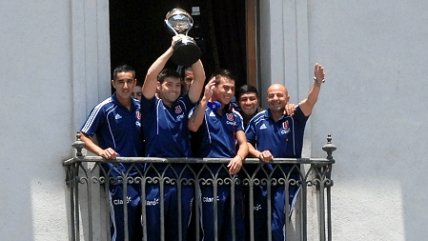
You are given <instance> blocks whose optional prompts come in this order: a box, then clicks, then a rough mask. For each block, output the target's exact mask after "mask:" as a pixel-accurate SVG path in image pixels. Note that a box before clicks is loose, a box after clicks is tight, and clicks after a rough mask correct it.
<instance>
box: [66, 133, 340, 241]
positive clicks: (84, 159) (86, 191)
mask: <svg viewBox="0 0 428 241" xmlns="http://www.w3.org/2000/svg"><path fill="white" fill-rule="evenodd" d="M72 146H73V147H74V148H75V156H74V157H73V158H71V159H68V160H66V161H64V162H63V165H64V166H65V168H66V184H67V189H68V191H69V192H68V198H69V206H68V207H69V215H68V216H69V233H70V235H69V236H70V240H72V241H79V240H89V241H92V240H111V229H110V225H111V223H110V208H109V203H110V200H109V195H108V193H109V190H110V189H109V187H110V186H112V185H121V186H122V188H123V190H124V192H123V193H124V194H123V195H122V200H121V202H122V203H127V201H128V200H127V195H126V193H127V191H126V190H127V188H128V185H136V186H137V187H138V188H140V192H141V196H140V198H141V203H143V204H145V205H141V223H140V224H141V232H142V240H145V241H146V240H147V238H146V234H147V228H146V225H144V223H147V219H148V217H147V213H146V205H147V201H146V197H145V193H146V187H147V185H159V187H160V190H161V194H162V193H163V190H164V188H165V186H167V185H174V186H176V187H177V189H178V192H177V193H178V195H181V190H182V189H183V188H184V187H187V188H188V187H191V188H192V190H193V192H194V197H195V198H194V205H193V221H192V222H191V225H190V227H189V233H188V241H193V240H201V231H200V230H201V226H200V222H199V221H195V220H199V218H198V217H200V215H201V209H200V207H201V205H202V200H201V199H200V198H197V197H200V193H201V188H206V187H211V188H212V190H213V192H214V196H217V195H216V194H217V191H218V188H219V187H228V188H230V190H231V193H232V197H231V199H230V200H231V201H230V202H231V203H230V204H231V205H230V206H231V212H230V213H228V214H227V215H230V218H231V220H234V218H235V217H234V215H235V212H234V207H235V205H234V204H235V199H234V198H235V197H234V195H233V194H234V193H235V192H234V190H235V189H242V190H243V193H244V194H245V199H244V200H245V204H244V207H245V222H246V225H245V235H246V239H245V240H248V241H255V240H256V241H258V240H257V239H256V238H255V234H256V233H257V230H258V229H259V227H255V225H254V224H255V217H254V210H256V209H258V208H260V207H257V206H254V198H255V197H254V193H255V192H254V190H255V188H259V187H264V190H265V191H266V192H267V196H266V198H267V200H272V199H273V197H272V189H273V188H284V190H288V189H289V188H292V187H298V188H299V192H298V193H299V195H298V197H297V198H296V199H295V200H296V202H294V203H293V202H290V203H289V202H286V203H285V212H286V214H287V215H286V217H288V218H286V219H285V228H284V231H285V235H286V240H303V241H307V240H320V241H325V240H329V241H331V240H332V226H331V187H332V185H333V181H332V179H331V172H332V165H333V164H334V162H335V161H334V159H333V156H332V153H333V151H334V150H336V147H335V146H334V145H333V144H332V143H331V136H330V135H329V136H328V137H327V144H326V145H324V146H323V148H322V149H323V150H324V151H325V152H326V153H327V157H326V158H300V159H295V158H276V159H274V161H273V162H272V165H271V169H269V171H267V169H266V168H265V167H266V165H265V164H262V163H260V161H259V160H258V159H255V158H247V159H246V160H245V164H244V167H243V169H242V170H241V172H240V174H239V176H230V175H224V173H225V171H226V170H227V168H226V165H227V163H228V161H229V159H221V158H220V159H219V158H203V159H197V158H168V159H166V158H141V157H138V158H137V157H119V158H117V159H116V160H112V161H107V160H104V159H102V158H101V157H97V156H86V155H84V154H83V153H84V152H83V149H84V143H83V142H82V141H80V139H79V136H78V137H77V141H76V142H74V143H73V145H72ZM106 163H108V164H109V165H110V166H109V167H108V168H107V167H106ZM122 164H125V165H126V169H125V170H123V172H122V173H121V174H119V175H117V174H113V173H112V167H113V168H114V167H117V166H119V165H122ZM177 165H179V166H180V168H179V169H177V168H174V167H175V166H177ZM122 166H123V165H122ZM160 166H161V167H162V168H160V169H159V167H160ZM214 166H215V167H218V168H217V169H215V170H214V169H212V167H214ZM284 166H287V167H288V168H286V169H284V168H283V167H284ZM213 170H214V171H213ZM284 170H285V171H284ZM168 173H169V174H168ZM222 173H223V174H222ZM293 173H294V174H296V173H297V176H296V175H293ZM284 193H286V198H285V200H288V192H284ZM178 200H179V202H180V199H179V198H178ZM211 201H212V202H213V205H214V208H217V200H216V199H215V198H214V200H211ZM159 205H160V219H161V223H163V221H165V220H163V217H164V215H165V213H164V204H163V195H160V200H159ZM266 205H267V206H266V207H265V208H267V216H266V224H265V225H266V229H267V233H268V235H267V237H265V238H263V240H267V241H270V240H272V237H271V235H270V232H271V231H272V228H271V218H272V216H271V215H272V204H271V202H270V201H266ZM180 206H181V205H180V203H179V205H178V207H180ZM179 209H180V208H179ZM293 210H294V211H293ZM178 214H179V215H181V210H178ZM123 216H124V221H123V228H124V230H125V232H124V233H125V236H124V240H126V241H128V240H129V236H128V233H127V230H128V220H127V217H128V208H127V205H123ZM212 218H213V224H214V229H215V230H216V231H217V230H218V229H219V227H218V226H217V218H218V217H217V212H214V215H213V217H212ZM183 225H187V224H184V223H182V222H181V219H180V218H179V217H178V219H177V227H179V230H180V231H179V234H180V235H179V236H180V237H179V239H178V240H181V239H182V238H181V229H180V227H183ZM160 226H161V227H160V236H161V237H160V240H162V241H163V240H166V239H165V233H166V232H167V231H166V230H165V227H164V226H163V225H160ZM308 227H309V228H308ZM239 232H242V230H239ZM237 235H238V234H237V230H236V229H234V228H232V239H234V240H235V239H236V236H237ZM214 240H221V239H220V237H218V236H217V235H215V237H214ZM149 241H150V240H149ZM182 241H185V240H182Z"/></svg>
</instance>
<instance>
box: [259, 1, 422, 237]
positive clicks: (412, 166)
mask: <svg viewBox="0 0 428 241" xmlns="http://www.w3.org/2000/svg"><path fill="white" fill-rule="evenodd" d="M261 5H262V6H261V14H262V16H261V26H265V27H266V28H268V29H263V27H262V29H261V32H262V33H271V34H272V36H270V37H269V36H267V37H266V36H264V35H263V34H261V35H262V41H264V42H262V43H261V47H260V49H261V51H262V53H261V71H262V81H266V82H268V81H269V80H272V82H278V81H282V82H283V83H284V82H285V84H286V85H287V86H288V87H289V91H290V93H291V95H292V101H294V102H297V101H298V100H300V99H302V98H304V97H305V95H306V93H307V90H308V88H309V84H310V83H311V79H310V77H311V76H312V66H313V64H314V63H315V62H320V63H322V64H324V66H325V68H326V72H327V82H326V83H325V84H324V85H323V87H322V92H321V96H320V98H319V101H318V104H317V106H316V110H315V112H314V113H313V115H312V117H311V122H310V123H309V126H308V127H309V132H308V133H306V137H305V141H306V143H307V145H306V146H305V148H306V153H309V154H308V155H312V156H323V155H324V153H323V151H322V150H321V146H322V145H323V144H325V137H326V135H327V134H329V133H331V134H332V135H333V143H334V144H336V145H337V147H338V150H337V151H336V152H335V153H334V155H333V156H334V158H335V159H336V161H337V163H336V164H335V165H334V168H333V179H334V181H335V185H334V186H333V189H332V191H333V207H332V208H333V240H352V241H356V240H376V241H381V240H385V241H386V240H388V241H391V240H394V241H399V240H406V241H419V240H424V239H426V237H427V235H428V230H427V229H426V228H425V226H426V224H427V223H428V216H427V215H425V214H426V213H427V212H428V207H427V205H426V203H427V201H428V194H427V193H426V192H425V191H424V190H425V189H426V182H425V180H426V179H425V170H427V168H428V164H427V162H426V161H425V160H424V157H425V156H427V155H428V149H427V148H426V144H425V143H426V142H427V141H428V137H427V135H428V129H427V125H426V121H427V120H428V112H427V111H426V110H425V109H426V108H425V106H426V103H425V101H424V100H425V99H426V98H427V96H428V95H427V92H428V86H427V84H426V83H427V77H426V76H427V70H428V68H427V67H426V64H427V60H428V57H427V56H428V51H427V49H428V41H427V39H428V28H427V27H426V23H427V22H428V11H426V10H427V9H428V2H427V1H424V0H414V1H399V0H379V1H369V0H358V1H341V0H324V1H319V0H307V1H305V0H294V1H293V0H287V1H280V0H270V1H261ZM269 22H270V23H271V25H270V27H269V24H267V25H263V23H269ZM305 36H306V38H305ZM281 41H283V42H281ZM306 50H307V51H306ZM306 59H307V61H306ZM263 62H266V63H267V64H265V65H263ZM302 71H303V72H306V73H303V72H302ZM267 84H268V83H266V84H265V85H267ZM296 94H297V95H296ZM308 143H309V144H308ZM308 146H309V147H311V148H310V149H309V151H308Z"/></svg>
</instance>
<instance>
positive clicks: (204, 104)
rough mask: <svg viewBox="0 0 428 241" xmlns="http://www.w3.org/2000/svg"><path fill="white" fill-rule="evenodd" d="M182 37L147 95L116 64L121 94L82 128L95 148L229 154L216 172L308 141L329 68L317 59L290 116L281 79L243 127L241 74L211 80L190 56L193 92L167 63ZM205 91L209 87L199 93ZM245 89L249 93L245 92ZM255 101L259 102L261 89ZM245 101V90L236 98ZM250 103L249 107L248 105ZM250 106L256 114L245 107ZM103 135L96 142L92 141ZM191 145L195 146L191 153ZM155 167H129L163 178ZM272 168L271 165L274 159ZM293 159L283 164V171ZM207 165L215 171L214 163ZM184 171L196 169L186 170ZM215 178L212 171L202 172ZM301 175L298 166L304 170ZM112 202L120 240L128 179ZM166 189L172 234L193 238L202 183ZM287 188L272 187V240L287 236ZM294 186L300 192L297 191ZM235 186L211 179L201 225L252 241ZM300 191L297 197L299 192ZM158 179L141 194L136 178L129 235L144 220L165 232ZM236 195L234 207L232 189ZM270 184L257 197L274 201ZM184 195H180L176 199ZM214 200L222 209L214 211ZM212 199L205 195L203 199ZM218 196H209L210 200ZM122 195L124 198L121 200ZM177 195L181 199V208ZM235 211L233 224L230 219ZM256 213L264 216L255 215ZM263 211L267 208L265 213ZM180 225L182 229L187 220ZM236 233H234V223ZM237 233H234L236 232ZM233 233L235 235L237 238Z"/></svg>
mask: <svg viewBox="0 0 428 241" xmlns="http://www.w3.org/2000/svg"><path fill="white" fill-rule="evenodd" d="M182 37H183V36H181V35H176V36H174V37H173V38H172V41H171V46H170V47H169V48H168V49H167V50H166V51H165V52H164V53H163V54H162V55H161V56H160V57H158V59H156V60H155V62H154V63H153V64H152V65H151V66H150V68H149V70H148V72H147V74H146V78H145V80H144V84H143V87H142V96H141V100H140V101H139V100H136V99H134V98H132V97H131V94H132V90H133V88H134V86H135V85H136V82H137V80H136V78H135V70H134V69H132V67H130V66H128V65H123V66H119V67H117V68H115V70H114V71H113V80H112V86H113V87H114V89H115V93H114V94H113V95H112V96H111V97H109V98H107V99H106V100H104V101H103V102H101V103H100V104H98V105H97V106H96V107H94V109H93V110H92V111H91V113H90V115H89V117H88V119H87V120H86V122H85V124H84V125H83V127H82V128H81V130H80V131H81V133H82V135H81V139H82V141H83V142H84V143H85V147H86V149H87V150H88V151H90V152H93V153H95V154H97V155H99V156H101V157H103V158H104V159H106V160H112V159H115V158H116V157H118V156H123V157H142V156H144V157H163V158H176V157H184V158H185V157H200V158H230V162H229V163H228V164H227V166H226V168H224V167H222V165H220V164H218V165H211V166H210V168H211V169H210V170H209V171H210V172H211V173H218V177H219V178H222V177H225V178H226V177H230V176H235V177H236V176H237V175H238V173H239V171H240V170H241V168H242V166H243V165H244V160H245V158H246V157H247V156H251V157H257V158H259V159H260V160H261V161H263V162H266V163H269V162H270V161H272V160H273V158H274V157H282V158H285V157H290V158H299V157H300V156H301V150H302V144H303V131H304V127H305V124H306V121H307V119H308V117H309V115H310V114H311V112H312V109H313V107H314V106H315V103H316V101H317V97H318V94H319V91H320V87H321V83H322V82H323V80H324V69H323V66H321V65H319V64H316V65H315V69H314V83H313V85H312V86H311V88H310V91H309V94H308V97H307V98H306V99H304V100H303V101H302V102H300V103H299V104H298V105H297V106H293V107H295V109H294V111H293V113H292V114H290V113H287V111H285V106H286V104H287V103H288V100H289V96H288V92H287V89H286V88H285V86H284V85H281V84H273V85H271V86H270V87H269V88H268V90H267V101H268V106H269V108H268V109H267V110H263V111H260V112H259V113H256V111H255V113H252V114H250V115H251V116H253V117H252V118H251V120H250V121H249V123H248V126H247V127H246V129H244V123H243V118H242V116H241V114H240V113H239V112H238V111H237V110H236V108H234V107H233V105H232V101H233V98H234V96H235V78H234V77H233V75H232V74H231V73H230V71H228V70H221V71H218V72H216V73H215V74H213V76H212V77H211V78H210V79H209V81H208V82H207V84H206V85H205V88H204V81H205V71H204V68H203V65H202V62H201V61H200V60H198V61H196V62H195V63H193V64H192V66H191V70H192V74H193V81H192V82H191V85H190V86H189V88H188V90H187V91H185V92H186V94H184V95H183V94H182V93H183V91H182V86H183V81H182V78H181V76H180V74H178V73H176V72H175V71H174V70H170V69H168V68H165V66H166V64H167V62H168V61H169V59H170V58H171V57H172V55H173V54H174V47H175V44H176V43H177V42H178V41H180V39H181V38H182ZM201 92H203V94H202V97H201V98H200V95H201ZM245 93H246V92H242V93H241V94H245ZM256 97H257V102H256V105H257V107H258V105H259V103H258V96H256ZM238 101H239V98H238ZM243 109H244V108H243ZM245 114H248V113H245ZM196 132H197V133H198V135H194V136H195V138H196V136H197V137H199V139H198V140H196V141H195V140H192V142H193V143H198V148H192V145H191V140H190V136H191V134H192V133H196ZM94 137H96V140H95V139H94ZM192 150H193V152H192ZM103 166H104V167H105V168H106V170H108V173H109V174H108V175H110V176H113V177H114V176H123V173H124V172H127V171H129V170H128V167H129V166H127V165H126V164H123V163H122V164H120V163H119V164H117V163H114V164H113V163H111V162H106V163H104V164H103ZM154 167H155V169H156V171H157V172H159V171H161V172H162V170H165V169H166V165H165V164H156V165H155V166H154ZM147 168H153V165H152V166H150V167H149V166H148V165H144V164H139V165H137V166H136V167H135V168H134V169H133V170H131V171H129V172H128V173H127V175H128V176H135V175H137V173H138V170H140V173H141V172H146V173H147V174H148V175H149V176H150V175H152V176H155V175H156V173H155V170H147ZM183 168H184V165H181V164H174V165H173V169H174V170H171V169H167V170H166V171H165V172H166V173H165V176H164V177H170V178H176V173H183V172H182V171H183ZM265 168H266V171H267V172H269V171H272V169H269V168H270V165H269V164H267V165H266V167H265ZM287 168H288V167H286V166H284V170H286V169H287ZM207 171H208V170H207ZM183 175H184V177H186V175H189V177H190V173H187V172H186V170H184V174H183ZM202 175H207V177H208V176H209V173H206V174H202ZM296 178H297V179H298V178H299V177H298V174H297V176H296ZM109 187H110V200H111V203H112V205H111V207H112V208H111V210H110V213H111V223H112V226H111V230H112V240H114V241H116V240H124V236H125V234H124V227H123V226H124V225H123V222H124V217H123V206H121V205H120V202H115V201H114V200H122V198H123V190H122V185H110V186H109ZM164 188H165V189H164V190H163V191H162V192H163V197H162V199H163V202H164V203H163V205H164V214H165V216H164V217H163V219H164V227H165V228H166V229H167V230H168V231H166V232H165V240H168V241H169V240H180V235H179V234H180V233H181V240H183V241H185V240H187V238H188V235H187V232H188V230H189V222H190V220H191V218H192V204H193V200H194V198H195V197H194V190H193V189H192V188H190V187H184V188H183V189H182V190H180V193H181V196H179V195H178V194H177V187H176V185H165V187H164ZM283 190H284V188H277V189H274V190H272V191H273V193H274V195H273V197H274V201H273V204H272V205H273V209H272V234H271V235H272V238H273V240H274V241H279V240H285V235H284V232H283V227H284V222H285V221H284V220H285V215H284V204H285V202H286V201H285V196H288V195H285V194H284V191H283ZM290 191H292V190H290ZM234 192H235V193H233V194H232V193H231V189H230V188H228V187H226V186H220V187H219V189H218V190H217V191H216V192H215V193H216V194H217V196H216V197H214V192H213V189H212V188H211V187H207V186H201V197H196V198H200V199H201V200H202V201H201V202H200V203H201V211H202V215H201V219H200V220H198V221H199V222H200V223H201V229H202V238H203V240H204V241H209V240H214V237H216V236H217V237H218V238H219V240H233V239H234V240H238V241H244V240H245V233H246V232H245V220H244V213H243V205H244V202H243V194H242V190H241V188H240V187H239V186H238V187H237V188H235V189H234ZM295 192H296V190H293V191H292V192H290V193H291V195H290V196H292V195H294V194H295ZM141 195H145V198H146V203H145V204H144V205H143V204H142V203H141ZM160 195H161V190H160V186H159V184H151V185H147V187H146V192H145V193H144V194H142V193H141V187H140V186H139V185H137V184H131V185H128V186H127V196H128V197H127V199H128V200H129V202H128V205H127V207H128V235H129V240H141V237H142V232H141V226H142V225H145V227H146V228H147V233H146V235H147V237H146V238H147V240H150V241H156V240H161V238H160V236H161V231H160V230H161V228H160V226H161V223H162V222H161V217H160V215H159V213H160V205H159V200H161V197H160ZM232 195H233V196H234V199H235V202H234V207H233V208H232V207H231V206H230V205H229V204H230V200H229V199H230V198H231V196H232ZM265 195H266V190H264V187H263V186H260V189H259V190H258V191H256V190H255V202H259V203H258V204H260V206H262V207H266V205H267V204H266V196H265ZM179 198H180V199H181V200H180V202H179V200H178V199H179ZM214 199H216V200H217V201H216V203H217V210H214ZM203 200H205V201H203ZM210 200H211V201H210ZM122 203H123V202H122ZM178 203H181V206H180V207H178ZM142 205H143V206H144V208H145V210H146V214H147V219H145V220H141V209H142ZM178 210H181V215H180V218H181V221H180V222H179V223H181V224H182V225H177V217H178V216H179V215H178ZM230 210H235V214H234V215H235V223H234V224H231V223H230V216H229V213H230ZM216 211H217V212H218V220H217V221H218V222H217V225H218V233H215V228H214V224H213V219H212V217H213V215H214V212H216ZM255 215H258V214H256V213H255ZM259 215H261V217H263V216H264V215H266V213H264V214H262V213H260V214H259ZM256 220H260V223H257V222H256V223H255V225H257V226H256V228H257V229H258V230H260V232H257V235H256V240H266V237H267V235H268V234H267V229H266V222H265V223H263V220H264V221H266V218H264V219H263V218H258V219H257V218H256ZM180 226H181V227H180ZM233 227H234V228H235V230H236V231H235V232H232V230H231V229H232V228H233ZM232 233H234V235H232ZM233 236H235V237H233Z"/></svg>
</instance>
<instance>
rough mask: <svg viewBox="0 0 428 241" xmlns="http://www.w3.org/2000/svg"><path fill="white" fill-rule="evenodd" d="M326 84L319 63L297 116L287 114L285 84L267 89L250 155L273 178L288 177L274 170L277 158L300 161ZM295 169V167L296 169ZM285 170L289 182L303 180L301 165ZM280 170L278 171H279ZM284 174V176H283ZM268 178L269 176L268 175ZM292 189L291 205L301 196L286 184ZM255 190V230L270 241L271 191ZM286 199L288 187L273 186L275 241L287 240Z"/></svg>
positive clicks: (250, 134) (251, 127) (253, 124)
mask: <svg viewBox="0 0 428 241" xmlns="http://www.w3.org/2000/svg"><path fill="white" fill-rule="evenodd" d="M323 82H324V67H323V66H322V65H320V64H315V67H314V81H313V84H312V85H311V88H310V90H309V94H308V96H307V98H305V99H304V100H302V101H301V102H300V103H299V105H298V106H297V107H296V110H295V111H294V115H292V116H290V115H287V114H284V113H286V112H284V110H285V106H286V104H287V103H288V101H289V99H290V96H289V95H288V91H287V88H286V87H285V86H284V85H282V84H273V85H271V86H269V88H268V89H267V103H268V109H267V110H263V111H261V112H259V113H258V114H257V115H256V116H254V117H253V118H252V119H251V121H250V123H249V124H248V127H247V129H246V131H245V134H246V137H247V140H248V148H249V155H250V156H252V157H257V158H259V159H260V160H261V161H263V162H264V163H266V165H265V166H264V168H265V170H266V173H272V172H274V173H273V174H272V178H276V179H278V178H285V176H284V174H282V172H281V171H280V170H278V168H277V169H274V166H273V165H271V164H270V162H271V161H272V160H273V158H300V157H301V154H302V146H303V134H304V130H305V125H306V121H307V120H308V118H309V116H310V115H311V113H312V110H313V108H314V106H315V104H316V102H317V99H318V95H319V92H320V89H321V84H322V83H323ZM293 167H294V168H293ZM281 169H282V170H283V171H284V173H285V175H288V173H289V172H291V173H290V176H289V177H288V178H289V179H294V180H296V181H297V180H299V179H300V178H299V169H298V166H295V165H293V164H282V165H281ZM275 170H276V171H275ZM281 174H282V175H281ZM258 177H259V178H263V176H262V175H259V176H258ZM264 178H266V175H265V176H264ZM286 185H287V186H286V189H287V190H288V196H289V200H288V201H289V204H290V205H291V204H292V203H293V200H294V198H295V197H296V196H297V191H298V187H297V186H296V185H291V184H286ZM258 188H260V189H257V188H255V190H254V207H255V208H254V220H255V221H254V222H255V223H254V227H256V228H257V232H255V236H256V237H255V240H268V235H269V234H268V232H267V230H268V229H267V225H266V217H267V216H266V215H267V213H266V209H267V203H266V200H267V189H266V186H258ZM285 197H286V193H285V192H284V186H281V185H276V186H272V199H271V200H272V240H273V241H284V240H285V231H284V230H285V229H284V225H285V218H286V217H287V216H288V215H289V214H286V215H285V204H286V201H285Z"/></svg>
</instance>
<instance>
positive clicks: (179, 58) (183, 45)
mask: <svg viewBox="0 0 428 241" xmlns="http://www.w3.org/2000/svg"><path fill="white" fill-rule="evenodd" d="M165 24H166V26H167V27H168V28H169V29H170V30H171V31H172V33H174V34H175V35H178V34H183V35H186V37H185V38H182V39H180V41H178V42H176V43H175V46H174V54H173V55H172V57H171V59H172V61H174V62H175V63H176V64H177V65H182V66H190V65H192V64H193V63H195V62H196V61H197V60H198V59H199V58H200V57H201V49H200V48H199V47H198V45H197V44H196V42H195V40H193V38H191V37H189V36H187V33H189V31H190V29H191V28H192V27H193V18H192V16H190V14H188V13H187V12H186V11H184V10H183V9H181V8H174V9H172V10H171V11H169V12H168V13H167V14H166V17H165Z"/></svg>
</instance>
